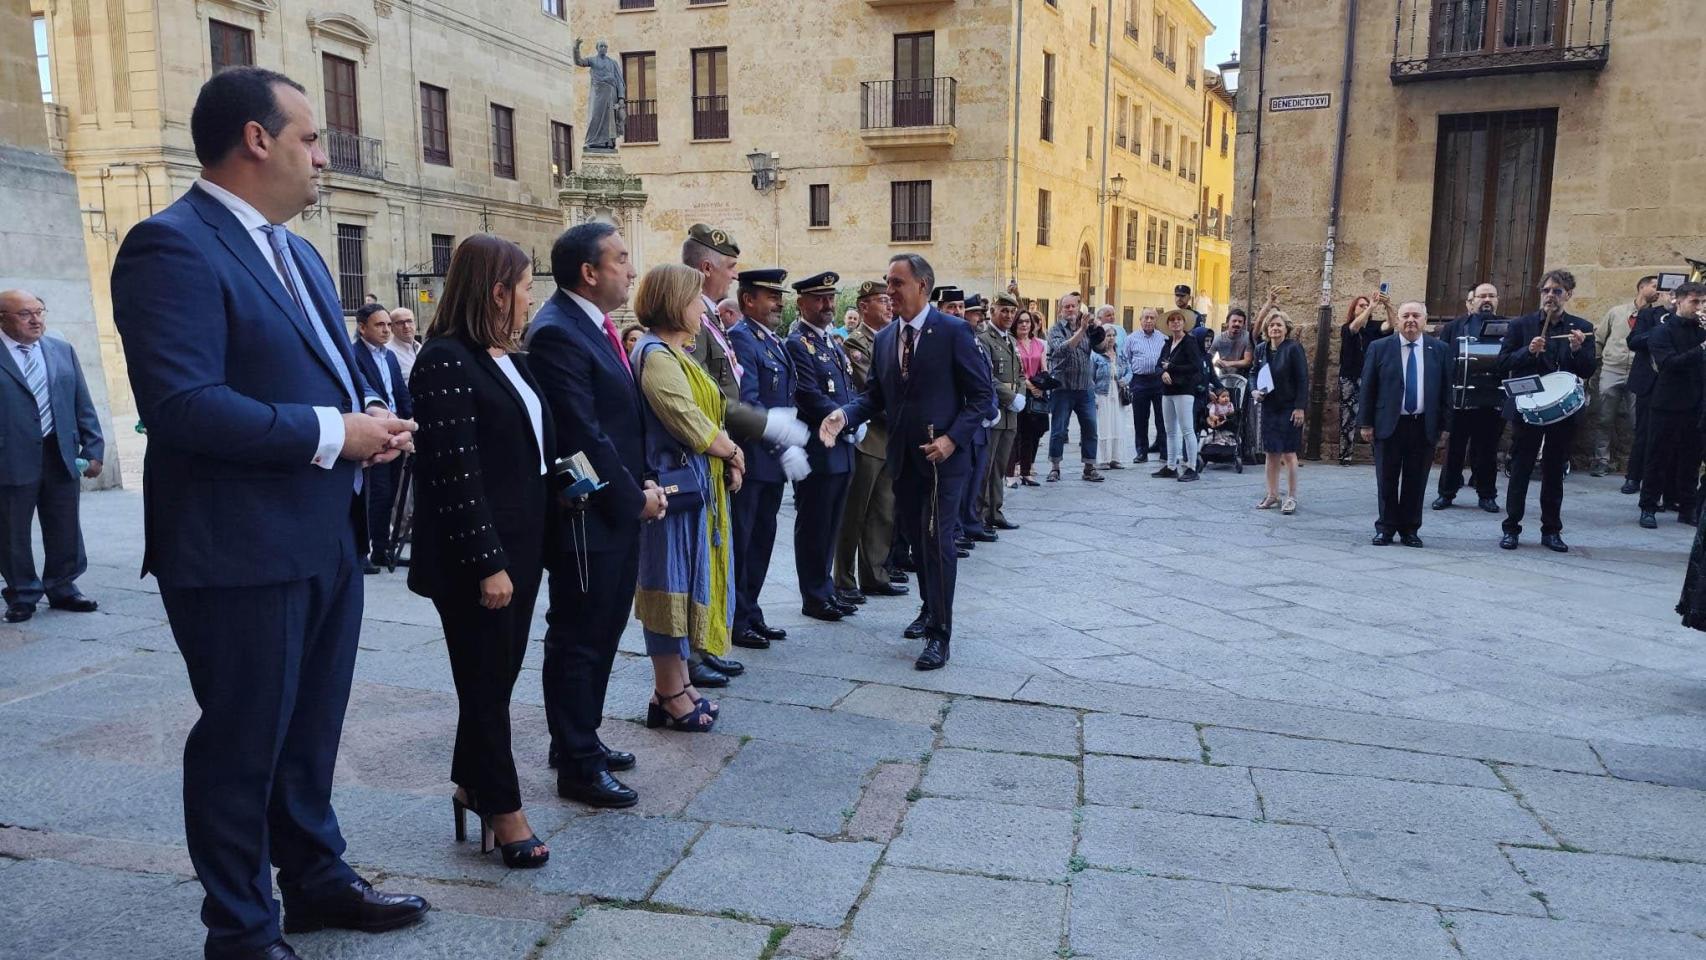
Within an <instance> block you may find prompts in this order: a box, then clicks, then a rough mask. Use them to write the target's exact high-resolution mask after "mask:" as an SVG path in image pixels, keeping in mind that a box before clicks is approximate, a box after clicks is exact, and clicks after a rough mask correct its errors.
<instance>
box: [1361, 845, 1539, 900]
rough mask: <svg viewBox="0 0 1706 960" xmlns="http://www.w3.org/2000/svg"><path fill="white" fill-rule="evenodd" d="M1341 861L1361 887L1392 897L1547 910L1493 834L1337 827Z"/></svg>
mask: <svg viewBox="0 0 1706 960" xmlns="http://www.w3.org/2000/svg"><path fill="white" fill-rule="evenodd" d="M1333 845H1334V847H1335V848H1336V849H1337V850H1338V852H1339V863H1340V864H1341V865H1342V866H1343V867H1344V870H1345V874H1346V875H1347V876H1349V877H1350V879H1351V886H1352V887H1354V888H1355V889H1356V890H1357V892H1359V893H1367V894H1373V895H1374V896H1377V897H1384V898H1387V899H1391V900H1414V901H1418V902H1421V903H1434V904H1440V905H1444V906H1455V907H1469V908H1471V909H1475V910H1494V911H1497V912H1499V913H1526V914H1532V915H1534V916H1545V915H1546V908H1545V907H1543V906H1542V905H1541V903H1540V900H1539V899H1537V898H1536V897H1534V896H1532V894H1533V893H1534V892H1535V891H1534V889H1533V888H1532V887H1530V886H1529V885H1528V884H1527V883H1526V882H1525V881H1524V880H1523V879H1522V877H1521V875H1519V874H1518V873H1517V872H1516V868H1515V867H1513V866H1511V863H1510V861H1509V860H1507V859H1505V855H1504V853H1503V852H1502V851H1501V850H1500V849H1499V847H1498V845H1497V844H1496V843H1494V842H1493V841H1491V840H1477V839H1472V838H1468V837H1455V836H1449V835H1442V834H1437V833H1435V834H1414V833H1394V832H1385V831H1376V830H1334V831H1333Z"/></svg>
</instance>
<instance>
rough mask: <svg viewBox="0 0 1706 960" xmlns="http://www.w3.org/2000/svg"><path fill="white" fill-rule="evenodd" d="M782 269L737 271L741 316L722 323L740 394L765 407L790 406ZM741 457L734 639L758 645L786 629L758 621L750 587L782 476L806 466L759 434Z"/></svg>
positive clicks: (798, 474)
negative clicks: (780, 329)
mask: <svg viewBox="0 0 1706 960" xmlns="http://www.w3.org/2000/svg"><path fill="white" fill-rule="evenodd" d="M787 278H788V271H786V270H779V269H768V270H745V271H742V272H741V273H739V274H737V275H736V277H735V280H736V282H737V283H738V284H739V286H738V287H737V292H736V294H735V296H736V298H737V300H738V302H739V303H740V311H741V318H740V320H738V321H736V322H735V323H734V325H733V326H731V327H729V330H728V341H729V349H731V350H733V351H734V354H735V359H736V360H738V361H740V367H741V375H740V399H741V402H742V403H745V404H747V405H749V406H753V407H759V408H763V409H765V410H789V411H792V410H793V407H794V362H793V360H792V359H790V358H789V356H788V349H787V347H786V346H785V345H784V343H783V340H782V338H781V336H779V335H778V334H777V333H776V328H777V327H778V326H779V325H780V324H781V322H782V294H783V292H784V289H785V288H784V287H783V286H782V282H783V281H784V280H786V279H787ZM741 450H742V452H743V453H744V454H745V456H746V479H745V480H744V482H742V484H741V488H740V492H738V493H736V494H735V495H734V506H733V510H732V512H733V514H734V548H735V549H734V555H735V557H736V558H737V559H736V561H735V617H734V627H733V632H732V636H733V637H734V643H735V645H736V646H740V647H746V648H748V649H753V650H763V649H765V648H767V647H769V646H770V644H771V642H772V641H775V640H782V639H785V638H786V637H787V636H788V632H787V631H786V630H783V629H781V628H780V627H772V626H770V625H769V624H767V623H765V622H764V608H763V607H761V606H759V603H758V594H759V591H760V590H762V589H763V588H764V578H765V577H766V576H768V575H769V573H770V556H771V553H772V552H773V551H774V549H775V546H776V512H777V511H778V510H779V509H781V507H782V491H783V489H784V488H785V487H786V486H787V484H788V482H789V481H798V480H803V479H804V478H805V477H806V475H807V473H808V472H809V470H810V467H809V465H808V463H807V460H806V454H805V451H804V450H803V449H801V448H800V447H785V446H781V445H778V444H775V443H771V442H769V441H767V440H764V439H762V438H760V439H757V440H749V441H747V442H745V443H742V444H741Z"/></svg>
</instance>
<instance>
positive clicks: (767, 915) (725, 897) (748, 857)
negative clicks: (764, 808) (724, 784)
mask: <svg viewBox="0 0 1706 960" xmlns="http://www.w3.org/2000/svg"><path fill="white" fill-rule="evenodd" d="M882 852H883V848H882V845H881V844H876V843H847V842H839V843H838V842H831V841H827V840H819V839H816V838H815V837H809V836H806V835H805V834H801V833H792V834H790V833H780V832H778V831H775V830H754V829H750V828H747V827H712V828H711V829H710V830H708V831H706V833H705V835H704V836H703V837H700V838H699V841H698V842H697V843H695V844H694V845H693V853H692V855H691V856H689V857H688V858H687V859H686V860H683V861H682V862H681V864H680V865H679V866H677V867H676V868H675V869H674V870H673V871H671V873H670V875H669V879H667V880H665V881H664V882H663V886H661V887H659V888H658V891H657V893H655V894H653V896H652V900H653V901H655V902H657V903H664V904H671V905H674V906H678V907H686V908H688V909H690V910H696V911H700V912H703V913H717V912H720V911H723V910H733V911H735V912H736V913H739V914H742V915H744V916H752V917H757V918H759V919H761V920H774V921H778V922H783V923H802V924H810V925H812V926H818V927H839V926H841V924H842V923H843V922H844V921H845V920H846V919H847V912H848V911H849V910H851V909H852V908H853V901H854V900H855V899H856V898H858V896H859V891H860V890H862V889H864V887H865V883H866V881H868V880H869V879H870V877H871V867H872V866H874V865H875V864H876V862H877V857H878V856H879V855H881V854H882Z"/></svg>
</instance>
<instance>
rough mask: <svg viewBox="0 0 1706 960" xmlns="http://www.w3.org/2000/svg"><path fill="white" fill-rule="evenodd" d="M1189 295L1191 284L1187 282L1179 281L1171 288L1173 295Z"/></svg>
mask: <svg viewBox="0 0 1706 960" xmlns="http://www.w3.org/2000/svg"><path fill="white" fill-rule="evenodd" d="M1190 295H1191V285H1190V284H1188V283H1181V284H1179V285H1178V286H1176V287H1174V288H1173V296H1175V297H1188V296H1190Z"/></svg>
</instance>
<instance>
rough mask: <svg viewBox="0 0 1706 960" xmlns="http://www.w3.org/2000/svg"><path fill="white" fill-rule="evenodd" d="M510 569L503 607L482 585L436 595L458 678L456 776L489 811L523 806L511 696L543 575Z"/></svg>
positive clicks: (452, 763)
mask: <svg viewBox="0 0 1706 960" xmlns="http://www.w3.org/2000/svg"><path fill="white" fill-rule="evenodd" d="M507 572H508V573H509V579H510V583H511V584H512V585H513V586H514V587H515V595H514V596H513V597H511V598H510V602H509V606H507V607H504V608H503V609H501V610H488V609H486V608H485V607H483V606H481V605H480V588H479V586H478V585H476V584H468V585H464V588H463V589H464V591H465V592H463V593H459V594H457V595H455V596H444V597H435V598H433V606H434V607H436V608H438V618H439V621H440V622H441V623H443V624H444V646H445V648H446V649H447V650H448V651H449V652H450V675H451V677H452V678H454V679H455V681H456V752H455V753H454V754H453V755H452V758H451V761H450V779H451V780H454V781H455V782H456V785H457V786H459V787H462V788H463V789H464V790H467V791H468V792H469V793H470V794H472V795H473V797H474V799H475V800H476V801H477V802H478V803H479V806H480V811H481V812H482V813H485V814H487V815H491V814H499V813H513V812H515V811H517V810H520V809H521V785H520V784H519V783H518V782H517V780H516V775H515V754H514V753H513V752H512V751H511V750H510V732H509V698H510V694H511V693H512V692H514V690H515V678H516V677H518V676H520V675H521V661H522V659H523V658H525V657H526V656H527V630H528V627H529V626H530V625H531V624H532V623H533V604H534V602H535V601H536V600H538V598H539V581H540V577H541V571H540V570H539V568H538V567H537V566H535V567H533V568H532V569H527V570H523V569H517V568H515V567H514V566H512V567H511V568H510V569H509V570H508V571H507Z"/></svg>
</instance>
